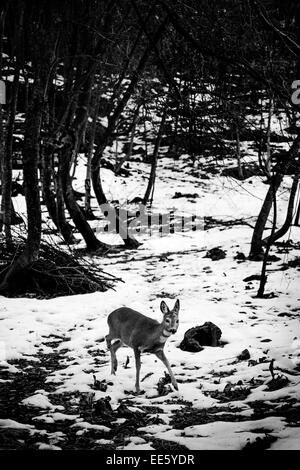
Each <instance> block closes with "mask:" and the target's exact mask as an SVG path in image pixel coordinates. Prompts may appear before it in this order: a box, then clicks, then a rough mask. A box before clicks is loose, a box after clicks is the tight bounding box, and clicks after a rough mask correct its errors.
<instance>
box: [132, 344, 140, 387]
mask: <svg viewBox="0 0 300 470" xmlns="http://www.w3.org/2000/svg"><path fill="white" fill-rule="evenodd" d="M134 357H135V369H136V379H135V390H136V393H137V394H138V393H140V370H141V352H140V351H139V350H138V349H135V350H134Z"/></svg>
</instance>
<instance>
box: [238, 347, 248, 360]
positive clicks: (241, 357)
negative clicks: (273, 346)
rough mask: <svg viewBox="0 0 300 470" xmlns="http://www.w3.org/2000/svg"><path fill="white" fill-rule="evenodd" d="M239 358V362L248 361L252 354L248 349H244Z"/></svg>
mask: <svg viewBox="0 0 300 470" xmlns="http://www.w3.org/2000/svg"><path fill="white" fill-rule="evenodd" d="M237 358H238V360H239V361H248V359H250V353H249V351H248V349H244V351H242V352H241V354H239V355H238V357H237Z"/></svg>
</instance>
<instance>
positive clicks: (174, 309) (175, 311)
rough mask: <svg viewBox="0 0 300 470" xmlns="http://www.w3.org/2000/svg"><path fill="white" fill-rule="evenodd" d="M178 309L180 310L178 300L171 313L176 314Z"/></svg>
mask: <svg viewBox="0 0 300 470" xmlns="http://www.w3.org/2000/svg"><path fill="white" fill-rule="evenodd" d="M179 309H180V302H179V299H177V300H176V302H175V305H174V308H173V312H174V313H178V312H179Z"/></svg>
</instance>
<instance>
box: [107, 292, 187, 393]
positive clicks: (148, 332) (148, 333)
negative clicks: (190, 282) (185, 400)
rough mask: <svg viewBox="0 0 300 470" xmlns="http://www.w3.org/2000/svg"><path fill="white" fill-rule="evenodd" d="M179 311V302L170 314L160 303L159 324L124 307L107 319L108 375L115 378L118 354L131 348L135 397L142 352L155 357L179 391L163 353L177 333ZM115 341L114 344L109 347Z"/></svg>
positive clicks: (138, 390) (137, 388)
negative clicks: (133, 360) (109, 357)
mask: <svg viewBox="0 0 300 470" xmlns="http://www.w3.org/2000/svg"><path fill="white" fill-rule="evenodd" d="M179 308H180V305H179V300H176V303H175V305H174V308H173V310H169V307H168V306H167V304H166V303H165V302H164V301H162V302H161V304H160V309H161V311H162V313H163V315H164V316H163V320H162V322H161V323H159V322H158V321H156V320H154V319H153V318H149V317H146V316H145V315H142V314H141V313H139V312H137V311H135V310H132V309H131V308H127V307H121V308H118V309H117V310H114V311H113V312H112V313H110V315H109V316H108V319H107V323H108V326H109V333H108V335H107V336H106V337H105V339H106V342H107V347H108V349H109V350H110V355H111V373H112V374H115V373H116V370H117V367H118V361H117V357H116V352H117V350H118V349H119V348H120V347H121V346H122V345H123V344H125V345H126V346H129V347H130V348H132V349H133V350H134V356H135V366H136V381H135V389H136V393H137V394H138V393H140V369H141V359H140V356H141V353H142V352H149V353H153V354H155V355H156V356H157V357H158V359H160V360H161V361H162V362H163V363H164V364H165V366H166V368H167V369H168V372H169V374H170V376H171V382H172V385H173V387H174V388H175V389H176V390H178V385H177V382H176V379H175V377H174V375H173V372H172V370H171V367H170V364H169V362H168V359H167V358H166V356H165V353H164V351H163V349H164V345H165V342H166V341H167V339H168V337H169V336H171V335H172V334H174V333H176V331H177V328H178V323H179V320H178V313H179ZM114 339H115V340H116V341H115V342H114V343H112V340H114Z"/></svg>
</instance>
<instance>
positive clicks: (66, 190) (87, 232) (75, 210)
mask: <svg viewBox="0 0 300 470" xmlns="http://www.w3.org/2000/svg"><path fill="white" fill-rule="evenodd" d="M64 140H65V144H64V146H63V147H62V149H61V151H60V152H59V159H60V166H61V181H62V189H63V194H64V201H65V204H66V207H67V209H68V211H69V214H70V216H71V218H72V220H73V222H74V224H75V226H76V228H77V230H78V231H79V232H80V233H81V235H82V236H83V238H84V241H85V243H86V247H87V250H88V251H91V252H92V251H100V249H102V250H103V251H106V250H107V246H106V245H105V244H104V243H102V242H100V240H98V239H97V237H96V236H95V234H94V232H93V230H92V229H91V227H90V225H89V224H88V222H87V220H86V218H85V216H84V214H83V212H82V211H81V209H80V207H79V206H78V204H77V202H76V199H75V196H74V191H73V187H72V180H71V176H70V165H71V160H72V151H73V150H74V149H75V148H76V143H75V142H74V139H73V138H72V136H71V135H70V134H68V135H67V136H66V137H65V139H64Z"/></svg>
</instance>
